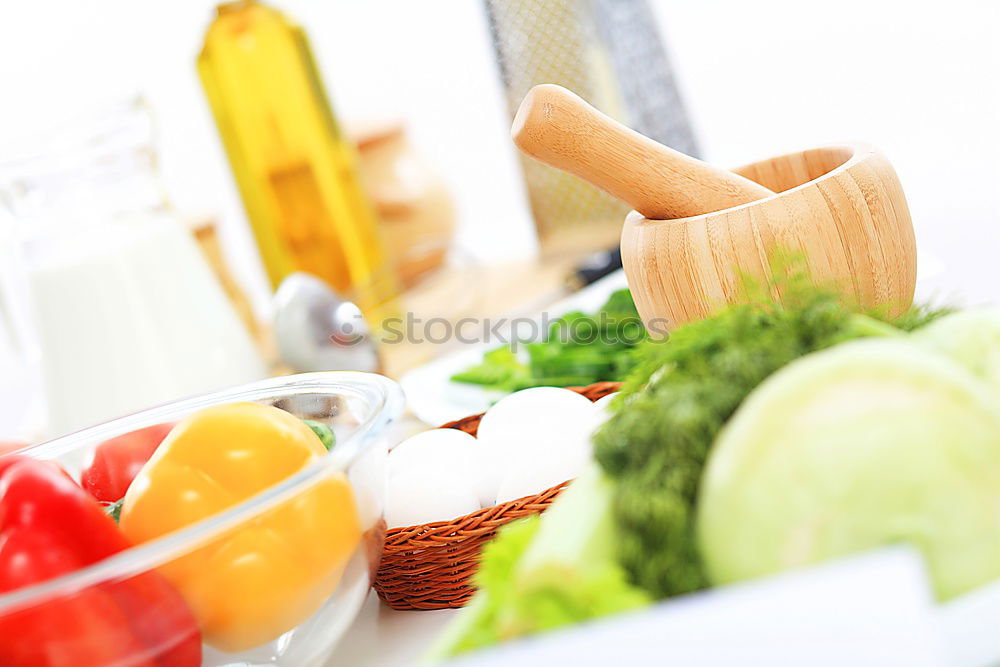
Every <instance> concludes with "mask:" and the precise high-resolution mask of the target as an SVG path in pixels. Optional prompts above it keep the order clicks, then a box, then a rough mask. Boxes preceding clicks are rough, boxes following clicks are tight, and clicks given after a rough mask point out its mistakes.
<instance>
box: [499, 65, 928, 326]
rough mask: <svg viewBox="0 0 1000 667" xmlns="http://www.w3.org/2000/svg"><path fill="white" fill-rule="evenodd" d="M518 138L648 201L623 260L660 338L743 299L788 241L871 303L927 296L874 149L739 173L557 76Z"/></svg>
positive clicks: (528, 110) (894, 191) (885, 166)
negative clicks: (637, 127)
mask: <svg viewBox="0 0 1000 667" xmlns="http://www.w3.org/2000/svg"><path fill="white" fill-rule="evenodd" d="M512 136H513V138H514V141H515V143H516V144H517V145H518V147H519V148H521V150H523V151H524V152H525V153H527V154H528V155H531V156H532V157H535V158H537V159H540V160H542V161H543V162H546V163H548V164H551V165H553V166H556V167H559V168H561V169H564V170H566V171H570V172H572V173H574V174H577V175H578V176H580V177H582V178H584V179H586V180H588V181H590V182H591V183H593V184H594V185H597V186H598V187H601V188H604V189H605V190H606V191H608V192H610V193H611V194H613V195H615V196H616V197H618V198H620V199H622V200H623V201H626V202H628V203H629V204H631V205H632V206H633V207H634V208H636V209H637V210H636V211H633V212H632V213H630V214H629V215H628V216H627V217H626V219H625V225H624V228H623V229H622V237H621V249H622V263H623V265H624V268H625V274H626V276H627V277H628V283H629V288H630V289H631V291H632V296H633V298H634V299H635V302H636V306H637V307H638V309H639V313H640V315H641V316H642V318H643V321H644V322H645V323H646V327H647V329H649V330H650V332H651V333H653V334H654V335H658V334H661V333H664V332H665V331H668V330H669V329H672V328H673V327H675V326H677V325H678V324H682V323H684V322H688V321H690V320H693V319H697V318H701V317H705V316H707V315H709V314H711V313H712V312H713V311H714V310H716V309H718V308H719V307H720V306H722V305H724V304H726V303H731V302H733V301H736V300H738V299H739V298H740V297H741V296H742V295H741V291H740V275H741V274H746V275H749V276H753V277H757V278H760V279H767V278H769V277H770V273H771V268H770V265H769V263H768V259H769V257H771V256H772V254H773V253H774V251H775V250H776V249H785V250H789V251H792V252H801V253H802V254H803V255H804V257H805V263H806V269H807V270H808V271H809V274H810V276H811V278H812V279H813V280H814V281H815V282H817V283H821V284H825V283H831V284H835V285H836V286H838V287H839V289H840V290H841V292H842V293H843V295H844V297H845V299H847V300H849V301H852V302H854V303H856V304H857V305H859V306H861V307H862V308H886V309H887V310H888V312H889V313H892V314H894V313H899V312H902V311H903V310H905V309H906V308H908V307H909V306H910V304H911V302H912V300H913V291H914V286H915V283H916V242H915V239H914V236H913V227H912V224H911V222H910V212H909V209H908V207H907V205H906V199H905V197H904V196H903V189H902V187H901V186H900V183H899V179H898V178H897V176H896V172H895V171H894V170H893V168H892V165H890V164H889V161H888V160H887V159H886V158H885V157H884V156H883V155H882V154H881V153H879V152H878V151H877V150H875V149H874V148H872V147H871V146H868V145H865V144H853V143H852V144H844V145H839V146H829V147H824V148H816V149H812V150H807V151H803V152H800V153H790V154H788V155H782V156H780V157H775V158H771V159H769V160H764V161H761V162H755V163H753V164H750V165H746V166H744V167H740V168H739V169H734V170H733V171H731V172H729V171H726V170H722V169H718V168H716V167H713V166H711V165H708V164H706V163H704V162H701V161H699V160H696V159H694V158H691V157H689V156H686V155H683V154H681V153H678V152H677V151H674V150H672V149H670V148H667V147H666V146H661V145H660V144H657V143H656V142H654V141H652V140H651V139H648V138H647V137H643V136H642V135H639V134H637V133H636V132H633V131H632V130H630V129H628V128H625V127H624V126H622V125H620V124H618V123H617V122H616V121H614V120H612V119H610V118H608V117H607V116H605V115H604V114H601V113H600V112H599V111H597V110H596V109H593V108H592V107H590V106H589V105H588V104H586V102H584V101H583V100H581V99H580V98H578V97H576V96H575V95H573V94H572V93H570V92H569V91H566V90H565V89H563V88H560V87H558V86H551V85H546V86H539V87H536V88H535V89H533V90H532V91H531V92H529V94H528V96H527V97H525V100H524V102H523V103H522V107H521V109H520V110H519V111H518V114H517V116H516V117H515V120H514V127H513V129H512ZM658 217H670V218H671V219H655V218H658Z"/></svg>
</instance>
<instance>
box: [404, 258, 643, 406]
mask: <svg viewBox="0 0 1000 667" xmlns="http://www.w3.org/2000/svg"><path fill="white" fill-rule="evenodd" d="M623 287H628V283H627V282H626V281H625V273H624V272H622V271H616V272H614V273H612V274H610V275H608V276H605V277H604V278H601V279H600V280H598V281H597V282H595V283H594V284H593V285H588V286H587V287H585V288H583V289H582V290H580V291H579V292H575V293H574V294H572V295H570V296H569V297H567V298H565V299H562V300H561V301H558V302H556V303H554V304H552V306H550V307H548V308H546V309H545V310H544V311H543V312H544V314H546V315H548V316H549V317H550V318H552V319H554V318H557V317H559V316H561V315H564V314H566V313H568V312H571V311H574V310H581V311H583V312H585V313H593V312H596V311H597V309H598V308H600V307H601V306H602V305H604V302H605V301H607V300H608V297H609V296H611V294H612V293H613V292H615V291H616V290H619V289H622V288H623ZM543 312H539V313H536V314H534V315H533V316H532V317H531V319H533V320H535V321H536V322H537V321H541V319H542V316H543ZM498 347H500V343H498V342H492V343H489V344H473V345H469V346H467V347H463V348H461V349H459V350H458V351H456V352H453V353H451V354H446V355H444V356H442V357H440V358H438V359H435V360H434V361H432V362H430V363H428V364H424V365H423V366H420V367H418V368H415V369H413V370H412V371H410V372H409V373H406V374H405V375H404V376H403V377H402V378H401V379H400V381H399V383H400V385H402V387H403V391H404V392H406V400H407V403H408V405H409V408H410V410H411V411H412V412H413V414H414V415H415V416H416V417H417V418H418V419H420V420H421V421H423V422H425V423H427V424H431V425H433V426H438V425H440V424H444V423H446V422H450V421H454V420H456V419H461V418H462V417H467V416H469V415H474V414H477V413H480V412H485V411H486V409H487V408H488V407H490V405H492V404H493V403H495V402H496V401H498V400H499V399H500V398H502V397H503V396H504V395H505V394H504V392H499V391H493V390H486V389H483V388H482V387H479V386H477V385H472V384H463V383H460V382H452V381H451V376H452V375H454V374H455V373H458V372H459V371H463V370H465V369H466V368H468V367H470V366H474V365H476V364H478V363H480V362H481V361H482V359H483V352H486V351H488V350H492V349H495V348H498Z"/></svg>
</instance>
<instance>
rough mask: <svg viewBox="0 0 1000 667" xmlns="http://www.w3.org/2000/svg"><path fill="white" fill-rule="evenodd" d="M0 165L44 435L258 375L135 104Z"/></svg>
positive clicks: (145, 113)
mask: <svg viewBox="0 0 1000 667" xmlns="http://www.w3.org/2000/svg"><path fill="white" fill-rule="evenodd" d="M32 148H33V150H34V153H33V154H32V155H31V156H30V157H26V158H22V159H20V160H18V161H16V162H13V163H10V164H7V165H5V166H3V167H0V206H2V207H3V208H5V209H6V212H7V213H9V217H10V218H12V219H13V223H14V225H13V228H14V230H15V232H14V237H15V239H16V244H17V250H18V252H17V253H16V256H17V259H18V263H19V264H20V267H19V269H20V270H19V273H20V278H21V279H20V281H19V282H21V283H23V286H24V289H23V291H22V294H24V295H25V297H26V302H27V306H28V307H27V310H28V311H29V313H30V314H31V316H32V317H31V319H32V320H33V324H34V326H33V329H34V337H35V339H36V342H37V346H38V348H39V350H40V355H41V369H42V374H43V385H44V388H45V396H46V403H47V408H48V428H47V429H46V430H47V434H48V435H58V434H61V433H65V432H67V431H70V430H74V429H77V428H81V427H84V426H87V425H89V424H92V423H95V422H98V421H102V420H105V419H109V418H112V417H115V416H117V415H121V414H123V413H127V412H131V411H134V410H138V409H141V408H145V407H149V406H151V405H155V404H159V403H162V402H165V401H168V400H173V399H176V398H179V397H183V396H187V395H190V394H194V393H199V392H203V391H209V390H213V389H219V388H222V387H225V386H229V385H232V384H237V383H242V382H246V381H249V380H253V379H258V378H260V377H262V376H263V375H264V372H265V369H264V365H263V363H262V361H261V359H260V357H259V354H258V351H257V349H256V347H255V346H254V344H253V342H252V341H251V339H250V336H249V334H248V333H247V331H246V329H245V327H244V326H243V325H242V323H241V322H240V321H239V319H238V317H237V315H236V314H235V312H234V310H233V308H232V306H231V304H230V302H229V301H228V300H227V298H226V296H225V295H224V293H223V291H222V289H221V287H220V286H219V284H218V282H217V281H216V278H215V276H214V275H213V274H212V272H211V269H210V267H209V266H208V264H207V262H206V260H205V258H204V257H203V256H202V254H201V251H200V250H199V248H198V247H197V245H196V243H195V241H194V239H193V238H192V236H191V234H190V232H189V231H188V229H187V228H186V227H184V226H183V224H182V223H181V222H180V220H179V219H178V218H177V216H176V215H175V214H174V213H173V212H172V210H171V209H170V206H169V204H168V202H167V199H166V197H165V195H164V193H163V190H162V188H161V186H160V183H159V178H158V172H157V165H156V152H155V150H154V146H153V123H152V116H151V114H150V113H149V109H148V108H147V107H146V105H145V104H144V102H143V100H141V99H137V100H134V101H132V102H130V103H126V104H122V105H119V106H118V107H116V108H113V109H110V110H106V111H105V112H103V113H101V114H100V115H97V116H94V117H88V118H83V119H80V120H78V121H77V122H76V123H75V124H74V125H73V128H72V129H70V130H67V131H63V132H57V133H52V134H49V135H48V136H47V137H46V138H45V139H43V140H41V141H39V142H37V143H35V144H34V145H33V146H32Z"/></svg>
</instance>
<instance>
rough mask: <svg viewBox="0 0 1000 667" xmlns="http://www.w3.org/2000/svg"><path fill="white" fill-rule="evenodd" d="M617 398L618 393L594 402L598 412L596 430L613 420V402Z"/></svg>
mask: <svg viewBox="0 0 1000 667" xmlns="http://www.w3.org/2000/svg"><path fill="white" fill-rule="evenodd" d="M616 396H618V392H617V391H616V392H612V393H610V394H608V395H607V396H605V397H603V398H599V399H597V400H596V401H594V404H593V405H594V409H595V410H596V411H597V423H596V424H595V425H594V428H595V429H596V428H597V427H598V426H600V425H601V424H603V423H604V422H606V421H608V420H609V419H611V401H613V400H614V399H615V397H616Z"/></svg>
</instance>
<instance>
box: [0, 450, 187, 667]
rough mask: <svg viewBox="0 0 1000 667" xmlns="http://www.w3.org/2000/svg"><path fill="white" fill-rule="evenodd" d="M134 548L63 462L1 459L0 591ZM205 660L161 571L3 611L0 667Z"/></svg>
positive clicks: (167, 664) (141, 665)
mask: <svg viewBox="0 0 1000 667" xmlns="http://www.w3.org/2000/svg"><path fill="white" fill-rule="evenodd" d="M129 546H130V545H129V542H128V541H127V540H126V539H125V537H124V535H122V533H121V532H120V531H119V530H118V527H117V526H116V525H115V523H114V521H112V520H111V519H110V518H109V517H107V516H106V515H105V513H104V511H103V510H102V509H101V507H100V505H98V503H97V502H96V501H95V500H94V499H93V498H92V497H90V495H88V494H87V493H86V492H85V491H84V490H83V489H81V488H80V487H79V486H77V485H76V483H75V482H73V480H72V479H70V477H69V476H68V475H66V473H65V472H63V471H62V469H60V468H59V467H58V466H56V465H55V464H53V463H48V462H44V461H38V460H35V459H31V458H27V457H25V456H20V455H16V454H14V455H8V456H4V457H0V594H2V593H5V592H8V591H14V590H17V589H20V588H23V587H25V586H30V585H32V584H37V583H40V582H43V581H47V580H49V579H52V578H55V577H58V576H60V575H63V574H67V573H69V572H73V571H74V570H77V569H80V568H82V567H86V566H88V565H91V564H93V563H95V562H97V561H99V560H102V559H104V558H106V557H108V556H111V555H113V554H115V553H118V552H120V551H122V550H123V549H127V548H128V547H129ZM0 604H2V602H0ZM199 664H201V637H200V634H199V632H198V628H197V626H196V625H195V621H194V618H193V616H192V615H191V612H190V611H189V610H188V608H187V606H186V605H185V603H184V600H183V599H182V598H181V597H180V595H179V594H178V593H177V592H176V591H175V590H174V589H173V588H172V587H171V586H170V584H168V583H167V581H166V580H165V579H163V578H162V577H161V576H160V575H159V574H157V573H156V572H145V573H142V574H138V575H134V576H131V577H129V578H127V579H122V580H117V581H112V582H105V583H101V584H96V585H94V586H90V587H88V588H85V589H83V590H79V591H67V592H66V593H59V594H56V595H55V596H53V597H49V598H46V599H44V600H42V601H38V602H35V603H34V604H32V605H31V606H27V607H15V608H11V609H5V608H0V665H5V666H11V667H20V666H21V665H24V666H27V665H32V666H40V667H62V666H63V665H66V666H69V665H88V666H91V665H92V666H95V667H97V666H102V665H115V666H126V665H127V666H128V667H196V666H197V665H199Z"/></svg>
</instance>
